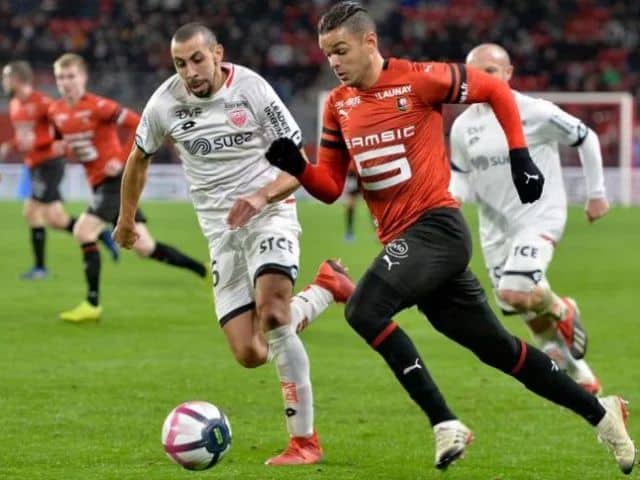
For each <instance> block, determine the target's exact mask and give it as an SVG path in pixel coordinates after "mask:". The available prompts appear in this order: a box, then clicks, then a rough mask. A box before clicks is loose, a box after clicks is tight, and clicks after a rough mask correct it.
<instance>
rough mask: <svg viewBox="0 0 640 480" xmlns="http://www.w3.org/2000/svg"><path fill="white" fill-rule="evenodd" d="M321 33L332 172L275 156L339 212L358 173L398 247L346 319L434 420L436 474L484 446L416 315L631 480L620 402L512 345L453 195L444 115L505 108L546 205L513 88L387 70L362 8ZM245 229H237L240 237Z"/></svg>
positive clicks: (462, 72)
mask: <svg viewBox="0 0 640 480" xmlns="http://www.w3.org/2000/svg"><path fill="white" fill-rule="evenodd" d="M318 30H319V40H320V46H321V48H322V50H323V52H324V53H325V55H326V56H327V58H328V60H329V64H330V66H331V68H332V69H333V70H334V72H335V74H336V75H337V77H338V78H339V79H340V81H341V83H342V85H341V86H339V87H337V88H335V89H334V90H333V91H332V92H331V94H330V95H329V97H328V99H327V102H326V104H325V108H324V120H323V135H322V139H321V143H320V149H319V160H318V164H317V165H316V166H312V165H310V164H308V163H306V162H305V160H304V158H303V157H302V156H301V155H300V154H299V152H298V150H297V148H296V147H295V144H294V143H293V142H289V141H287V140H286V139H278V140H276V141H274V142H273V144H272V145H271V148H270V149H269V150H268V151H267V153H266V156H267V159H269V161H270V162H271V163H273V164H274V165H276V166H279V167H280V168H282V169H283V170H285V171H287V172H289V173H291V174H293V175H294V176H296V177H297V178H298V180H299V181H300V182H301V183H302V185H303V186H304V187H305V188H306V189H307V190H308V191H309V192H310V193H311V194H312V195H314V196H315V197H317V198H319V199H321V200H323V201H325V202H333V201H335V200H336V199H337V198H338V197H339V196H340V194H341V192H342V189H343V185H344V182H345V178H346V175H347V170H348V167H349V161H350V160H351V159H353V161H355V164H356V167H357V170H358V176H359V178H360V182H361V186H362V189H363V192H364V198H365V200H366V202H367V205H368V206H369V209H370V210H371V212H372V214H373V215H374V217H375V219H376V222H377V225H378V235H379V237H380V240H381V241H382V242H383V243H384V244H385V245H384V248H383V250H382V251H381V252H380V254H379V255H378V256H377V258H376V259H375V260H374V262H373V263H372V265H371V266H370V267H369V269H368V270H367V272H366V273H365V274H364V276H363V278H362V279H361V280H360V282H359V283H358V286H357V287H356V290H355V292H354V294H353V296H352V297H351V299H350V300H349V302H348V304H347V308H346V310H345V315H346V318H347V321H348V322H349V324H350V325H351V327H352V328H353V329H354V330H356V332H357V333H358V334H359V335H360V336H361V337H362V338H363V339H364V340H365V341H366V342H367V343H368V344H369V345H370V346H371V347H372V348H374V349H375V350H376V351H377V352H378V353H379V354H380V355H381V356H382V357H383V358H384V359H385V361H386V362H387V364H388V366H389V367H390V368H391V370H392V371H393V372H394V374H395V376H396V378H397V379H398V380H399V381H400V383H401V384H402V386H403V387H404V388H405V390H406V391H407V393H408V394H409V395H410V396H411V398H412V399H413V400H414V401H415V402H416V403H417V404H418V405H419V406H420V407H421V409H422V410H423V411H424V412H425V414H426V415H427V416H428V418H429V420H430V422H431V424H432V426H433V431H434V435H435V446H436V455H435V465H436V467H437V468H440V469H443V468H446V467H447V466H448V465H449V464H451V463H452V462H453V461H455V460H456V459H458V458H460V456H461V455H462V453H463V452H464V450H465V446H466V445H467V444H468V443H469V442H470V440H471V438H472V435H471V431H470V430H469V429H468V428H467V427H466V426H465V425H464V424H463V423H462V422H461V421H460V420H458V419H457V418H456V416H455V415H454V413H453V412H452V411H451V410H450V409H449V407H448V406H447V404H446V402H445V400H444V398H443V396H442V394H441V393H440V392H439V390H438V388H437V386H436V384H435V382H434V381H433V380H432V378H431V377H430V375H429V372H428V371H427V368H426V366H425V364H424V363H423V361H422V359H421V358H420V354H419V353H418V351H417V350H416V348H415V346H414V344H413V342H412V341H411V339H410V338H409V337H408V336H407V335H406V334H405V332H404V331H403V330H402V329H401V328H400V327H398V325H397V324H396V323H395V322H394V321H393V320H392V317H393V315H395V314H396V313H397V312H399V311H400V310H403V309H405V308H408V307H411V306H413V305H416V306H417V307H418V308H419V309H420V311H422V312H423V313H424V314H425V315H426V316H427V318H428V319H429V321H430V323H431V324H432V325H433V326H434V327H435V328H436V329H437V330H438V331H440V332H441V333H443V334H444V335H446V336H447V337H449V338H451V339H452V340H454V341H456V342H458V343H459V344H461V345H463V346H465V347H466V348H468V349H470V350H471V351H473V352H474V353H475V354H476V355H477V356H478V358H480V359H481V360H482V361H483V362H485V363H487V364H489V365H491V366H493V367H495V368H497V369H499V370H501V371H503V372H505V373H508V374H510V375H512V376H513V377H515V378H516V379H517V380H518V381H520V382H521V383H523V384H524V385H525V386H526V387H527V388H528V389H529V390H531V391H533V392H535V393H537V394H538V395H540V396H543V397H545V398H547V399H549V400H551V401H553V402H555V403H557V404H559V405H562V406H564V407H567V408H569V409H571V410H573V411H574V412H575V413H577V414H579V415H581V416H582V417H583V418H585V420H587V421H588V422H589V423H590V424H591V425H593V426H595V427H596V429H597V431H598V435H599V437H600V438H601V439H602V440H603V441H604V442H606V443H607V444H608V445H609V446H610V447H611V448H612V450H613V452H614V455H615V457H616V460H617V462H618V465H619V466H620V468H621V469H622V470H623V471H624V472H625V473H629V472H631V470H632V468H633V463H634V457H635V447H634V444H633V441H632V440H631V439H630V438H629V435H628V433H627V431H626V428H625V423H624V411H623V406H624V404H623V403H622V402H621V401H620V399H619V398H618V397H613V398H614V399H615V401H613V402H606V403H600V402H599V401H598V399H597V398H596V397H594V396H593V395H591V394H589V393H587V392H585V391H584V390H583V389H582V388H581V387H580V386H578V385H577V384H576V383H575V382H574V381H573V380H571V379H570V378H569V377H568V376H566V375H565V374H564V373H562V372H560V371H559V369H558V368H557V366H555V365H554V364H553V361H552V360H551V359H550V358H549V357H548V356H547V355H545V354H544V353H542V352H540V351H539V350H537V349H535V348H534V347H532V346H530V345H528V344H527V343H525V342H523V341H522V340H520V339H518V338H516V337H513V336H512V335H510V334H509V333H508V332H507V331H506V330H505V329H504V328H503V327H502V325H501V324H500V322H499V321H498V319H497V318H496V316H495V314H494V313H493V312H492V311H491V309H490V308H489V306H488V304H487V300H486V297H485V295H484V292H483V290H482V287H481V286H480V284H479V282H478V280H477V279H476V277H475V276H474V275H473V274H472V273H471V271H470V270H469V269H468V262H469V259H470V255H471V236H470V234H469V231H468V229H467V227H466V224H465V222H464V219H463V217H462V215H461V214H460V212H459V209H458V205H457V202H456V201H455V200H454V199H453V198H452V197H451V195H450V194H449V192H448V186H449V175H450V172H449V163H448V161H447V157H446V153H445V146H444V135H443V127H442V114H441V105H442V104H443V103H451V102H466V103H473V102H487V103H489V104H490V105H491V107H492V108H493V110H494V112H495V114H496V117H497V118H498V120H499V122H500V124H501V125H502V128H503V130H504V132H505V134H506V137H507V141H508V144H509V148H510V152H509V153H510V158H511V173H512V177H513V182H514V187H515V189H516V191H517V193H518V195H519V197H520V200H521V201H523V202H533V201H535V200H537V199H538V198H539V197H540V194H541V193H542V186H543V177H542V173H541V172H540V171H539V170H538V168H537V167H536V165H535V164H534V163H533V162H532V160H531V158H530V156H529V152H528V150H527V148H526V144H525V141H524V134H523V131H522V127H521V124H520V116H519V113H518V109H517V106H516V103H515V100H514V98H513V96H512V94H511V92H510V90H509V89H508V87H506V84H504V83H502V82H500V81H499V80H497V79H495V78H493V77H491V76H490V75H487V74H485V73H484V72H482V71H480V70H475V69H473V68H466V67H465V66H464V65H463V64H446V63H435V62H428V63H420V62H411V61H408V60H399V59H394V58H391V59H386V60H385V59H383V57H382V55H381V54H380V52H379V50H378V44H377V36H376V33H375V24H374V22H373V20H372V19H371V17H370V16H369V14H368V13H367V11H366V10H365V9H364V8H363V7H362V6H361V5H360V4H359V3H357V2H341V3H338V4H336V5H334V6H333V7H332V8H331V10H329V12H328V13H326V14H325V15H324V16H323V17H322V18H321V20H320V24H319V27H318ZM254 203H255V202H254ZM242 221H244V218H232V219H230V223H231V224H232V225H235V224H238V223H241V222H242Z"/></svg>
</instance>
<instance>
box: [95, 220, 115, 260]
mask: <svg viewBox="0 0 640 480" xmlns="http://www.w3.org/2000/svg"><path fill="white" fill-rule="evenodd" d="M111 233H112V232H111V229H110V228H105V229H104V230H103V231H102V232H100V236H99V237H98V239H99V240H100V241H101V242H102V244H103V245H104V246H105V247H106V249H107V250H109V254H110V255H111V259H112V260H113V261H114V262H117V261H118V260H119V259H120V248H119V247H118V244H117V243H116V242H115V240H114V239H113V237H112V236H111Z"/></svg>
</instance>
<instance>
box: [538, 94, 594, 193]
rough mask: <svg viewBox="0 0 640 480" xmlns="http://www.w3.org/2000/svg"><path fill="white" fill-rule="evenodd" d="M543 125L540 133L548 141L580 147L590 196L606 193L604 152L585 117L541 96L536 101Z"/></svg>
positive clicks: (581, 160)
mask: <svg viewBox="0 0 640 480" xmlns="http://www.w3.org/2000/svg"><path fill="white" fill-rule="evenodd" d="M536 107H537V111H536V113H537V114H538V120H539V122H540V127H539V129H538V134H539V135H540V136H541V137H542V138H543V139H544V140H546V141H553V142H558V143H561V144H562V145H567V146H570V147H577V149H578V156H579V157H580V163H581V164H582V169H583V171H584V176H585V182H586V187H587V197H588V198H603V197H605V196H606V190H605V184H604V171H603V167H602V152H601V149H600V141H599V139H598V135H597V134H596V133H595V132H594V131H593V130H591V129H590V128H589V127H587V126H586V125H585V124H584V123H583V122H582V120H580V119H579V118H576V117H574V116H573V115H571V114H569V113H567V112H565V111H564V110H562V109H561V108H560V107H558V106H557V105H554V104H553V103H551V102H547V101H544V100H539V101H538V104H537V105H536Z"/></svg>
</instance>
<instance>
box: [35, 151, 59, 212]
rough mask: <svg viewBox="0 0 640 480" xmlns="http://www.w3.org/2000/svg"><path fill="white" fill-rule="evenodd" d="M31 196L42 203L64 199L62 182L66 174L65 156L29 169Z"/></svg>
mask: <svg viewBox="0 0 640 480" xmlns="http://www.w3.org/2000/svg"><path fill="white" fill-rule="evenodd" d="M29 173H30V176H31V198H32V199H33V200H36V201H37V202H40V203H53V202H57V201H60V200H62V195H60V183H61V182H62V177H63V176H64V158H62V157H56V158H52V159H51V160H47V161H46V162H44V163H41V164H40V165H36V166H35V167H33V168H30V169H29Z"/></svg>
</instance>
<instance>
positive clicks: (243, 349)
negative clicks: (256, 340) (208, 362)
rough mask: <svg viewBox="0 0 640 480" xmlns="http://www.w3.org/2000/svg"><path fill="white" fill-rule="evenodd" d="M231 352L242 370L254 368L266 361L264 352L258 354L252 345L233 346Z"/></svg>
mask: <svg viewBox="0 0 640 480" xmlns="http://www.w3.org/2000/svg"><path fill="white" fill-rule="evenodd" d="M231 350H232V352H233V356H234V358H235V359H236V361H237V362H238V363H239V364H240V365H242V366H243V367H244V368H256V367H259V366H260V365H264V364H265V362H266V361H267V356H266V352H259V351H258V350H257V349H256V348H254V347H253V346H252V345H246V344H243V345H234V346H232V347H231Z"/></svg>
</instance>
